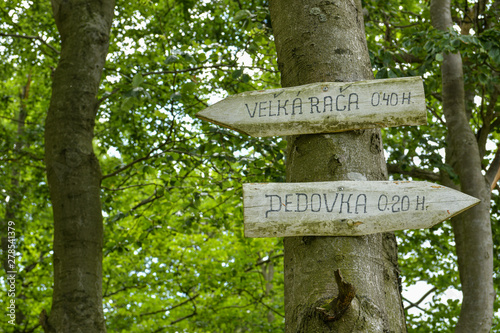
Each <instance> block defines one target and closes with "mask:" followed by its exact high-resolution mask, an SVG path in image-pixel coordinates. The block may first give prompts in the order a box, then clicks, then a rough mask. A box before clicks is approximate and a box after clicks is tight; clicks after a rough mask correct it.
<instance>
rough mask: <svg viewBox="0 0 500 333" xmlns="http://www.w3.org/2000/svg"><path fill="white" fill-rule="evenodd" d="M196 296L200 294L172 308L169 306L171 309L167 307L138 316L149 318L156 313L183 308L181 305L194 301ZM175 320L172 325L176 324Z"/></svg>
mask: <svg viewBox="0 0 500 333" xmlns="http://www.w3.org/2000/svg"><path fill="white" fill-rule="evenodd" d="M198 296H200V294H196V295H194V296H193V297H190V298H188V299H187V300H185V301H182V302H180V303H178V304H176V305H173V306H171V307H169V308H165V309H161V310H157V311H152V312H146V313H141V314H140V315H139V317H143V316H151V315H154V314H157V313H161V312H166V311H172V310H173V309H175V308H178V307H180V306H183V305H184V304H186V303H189V302H191V301H193V300H194V299H195V298H196V297H198ZM177 320H178V319H176V320H174V321H173V322H172V323H176V322H178V321H177ZM179 321H180V320H179ZM172 323H171V324H172Z"/></svg>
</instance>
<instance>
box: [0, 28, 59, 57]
mask: <svg viewBox="0 0 500 333" xmlns="http://www.w3.org/2000/svg"><path fill="white" fill-rule="evenodd" d="M0 36H1V37H12V38H22V39H30V40H38V41H40V42H41V43H42V44H44V45H45V46H47V47H48V48H49V49H51V50H52V51H54V52H55V53H57V54H60V53H61V52H59V51H58V50H57V49H56V48H55V47H53V46H52V45H50V44H49V43H47V42H46V41H44V40H43V39H42V37H40V36H27V35H18V34H4V33H0Z"/></svg>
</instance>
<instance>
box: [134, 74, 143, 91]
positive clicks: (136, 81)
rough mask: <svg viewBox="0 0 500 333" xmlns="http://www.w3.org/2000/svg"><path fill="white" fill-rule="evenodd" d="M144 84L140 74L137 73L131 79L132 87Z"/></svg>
mask: <svg viewBox="0 0 500 333" xmlns="http://www.w3.org/2000/svg"><path fill="white" fill-rule="evenodd" d="M143 82H144V76H142V74H141V73H137V74H135V75H134V78H133V79H132V87H134V88H135V87H138V86H140V85H141V84H142V83H143Z"/></svg>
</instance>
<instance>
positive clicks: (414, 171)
mask: <svg viewBox="0 0 500 333" xmlns="http://www.w3.org/2000/svg"><path fill="white" fill-rule="evenodd" d="M387 171H388V172H389V173H390V174H395V173H396V174H400V175H405V176H410V177H413V178H418V179H423V180H430V181H439V180H441V176H440V175H439V174H437V173H434V172H432V171H428V170H422V169H418V168H411V169H410V170H403V169H402V168H401V166H400V165H398V164H387Z"/></svg>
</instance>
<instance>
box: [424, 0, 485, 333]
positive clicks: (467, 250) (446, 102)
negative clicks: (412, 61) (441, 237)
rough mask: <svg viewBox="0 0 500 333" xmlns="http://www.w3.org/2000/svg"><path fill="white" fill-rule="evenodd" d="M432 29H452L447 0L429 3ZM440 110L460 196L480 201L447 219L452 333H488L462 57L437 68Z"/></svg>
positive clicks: (479, 181)
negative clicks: (453, 255) (458, 292)
mask: <svg viewBox="0 0 500 333" xmlns="http://www.w3.org/2000/svg"><path fill="white" fill-rule="evenodd" d="M431 20H432V24H433V26H434V27H435V28H437V29H440V30H447V29H449V28H451V27H452V26H453V22H452V19H451V13H450V0H432V1H431ZM441 72H442V80H443V82H442V83H443V112H444V115H445V118H446V124H447V127H448V136H447V143H448V145H447V149H446V161H447V163H448V164H450V165H451V166H452V167H453V169H454V170H455V172H456V173H457V174H458V175H459V177H460V185H461V189H462V191H463V192H465V193H467V194H469V195H472V196H474V197H476V198H478V199H481V203H480V204H479V205H478V206H476V207H474V208H472V209H470V210H468V211H467V212H465V213H464V214H462V215H460V216H459V217H457V218H455V219H453V231H454V233H455V241H456V247H457V256H458V267H459V272H460V281H461V284H462V291H463V303H462V309H461V312H460V318H459V321H458V324H457V327H456V332H489V331H490V329H491V325H492V317H493V301H494V298H495V292H494V289H493V241H492V233H491V222H490V199H491V198H490V196H491V192H490V184H489V183H488V182H487V180H486V179H485V177H484V176H483V175H482V173H481V158H480V153H479V148H478V144H477V141H476V138H475V135H474V133H473V132H472V129H471V127H470V125H469V121H468V117H467V114H466V108H465V92H464V80H463V70H462V59H461V56H460V54H459V53H456V54H445V55H444V59H443V65H442V68H441Z"/></svg>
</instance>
